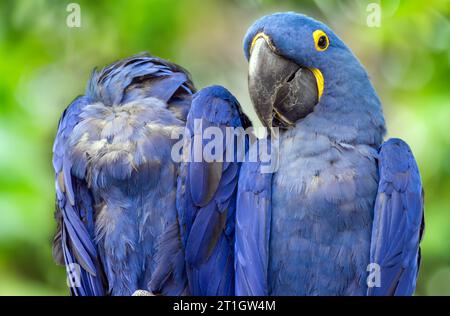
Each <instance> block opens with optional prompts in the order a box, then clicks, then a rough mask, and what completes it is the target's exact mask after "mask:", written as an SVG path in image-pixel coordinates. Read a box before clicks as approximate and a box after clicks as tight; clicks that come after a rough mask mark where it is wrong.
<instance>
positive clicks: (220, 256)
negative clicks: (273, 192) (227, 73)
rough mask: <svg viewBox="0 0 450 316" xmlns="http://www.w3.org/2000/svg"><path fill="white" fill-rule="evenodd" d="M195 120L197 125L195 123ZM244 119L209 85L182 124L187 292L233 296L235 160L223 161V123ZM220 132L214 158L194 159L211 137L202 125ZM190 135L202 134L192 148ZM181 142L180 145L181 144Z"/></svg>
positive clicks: (181, 207) (181, 196)
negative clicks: (184, 125)
mask: <svg viewBox="0 0 450 316" xmlns="http://www.w3.org/2000/svg"><path fill="white" fill-rule="evenodd" d="M198 124H201V128H200V127H198V130H196V126H199V125H198ZM244 124H245V117H244V116H243V114H242V113H241V112H240V111H239V103H238V102H237V100H236V99H235V98H234V97H233V96H232V95H231V94H230V93H229V92H228V91H227V90H225V89H224V88H222V87H219V86H212V87H208V88H204V89H202V90H200V91H199V92H197V94H195V96H194V98H193V101H192V107H191V111H190V112H189V115H188V121H187V126H186V136H187V137H186V139H187V141H189V142H190V146H185V151H186V157H190V158H191V159H190V160H189V161H186V162H184V163H182V165H181V167H180V169H181V172H180V178H179V186H178V199H177V205H178V209H179V212H180V219H181V225H182V227H181V231H182V235H183V236H184V238H183V240H184V243H185V245H186V263H187V272H188V278H189V285H190V289H191V294H192V295H233V294H234V268H233V265H234V256H233V253H234V216H235V208H236V190H237V181H238V175H239V169H240V163H239V162H238V160H237V159H236V158H237V157H235V158H234V160H233V162H227V161H226V156H227V149H230V150H232V157H233V156H234V155H235V154H236V152H235V151H234V147H231V148H228V147H227V145H228V144H230V143H229V141H230V140H229V139H227V138H226V128H227V127H242V126H243V125H244ZM211 128H216V130H219V131H221V135H220V136H221V139H216V141H219V142H221V143H222V144H224V145H223V147H222V148H220V147H217V148H216V149H215V150H217V151H218V152H215V154H216V155H217V156H216V157H219V159H217V160H214V161H208V158H207V157H200V158H201V159H200V160H198V159H196V158H195V150H196V148H199V149H200V150H201V151H202V152H204V150H205V149H206V148H208V145H209V143H211V142H213V141H214V137H219V135H217V136H214V137H213V138H212V139H205V138H207V131H208V129H211ZM196 135H198V136H200V137H202V138H203V139H201V140H200V142H199V143H198V144H199V145H198V146H196V145H195V144H196V143H195V137H197V136H196ZM185 144H186V143H185Z"/></svg>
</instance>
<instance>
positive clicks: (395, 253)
mask: <svg viewBox="0 0 450 316" xmlns="http://www.w3.org/2000/svg"><path fill="white" fill-rule="evenodd" d="M379 172H380V181H379V188H378V194H377V198H376V201H375V210H374V223H373V229H372V241H371V249H370V262H371V263H375V264H378V265H379V267H380V283H379V285H380V286H379V287H377V286H374V287H369V288H368V292H367V294H368V295H412V294H413V293H414V290H415V287H416V279H417V273H418V270H419V265H420V241H421V238H422V234H423V226H424V220H423V218H424V216H423V207H424V201H423V193H422V192H423V189H422V183H421V179H420V173H419V169H418V167H417V164H416V161H415V159H414V157H413V155H412V153H411V150H410V148H409V146H408V145H407V144H406V143H405V142H403V141H402V140H400V139H390V140H389V141H387V142H385V143H384V144H383V145H382V147H381V149H380V154H379ZM375 277H376V276H375Z"/></svg>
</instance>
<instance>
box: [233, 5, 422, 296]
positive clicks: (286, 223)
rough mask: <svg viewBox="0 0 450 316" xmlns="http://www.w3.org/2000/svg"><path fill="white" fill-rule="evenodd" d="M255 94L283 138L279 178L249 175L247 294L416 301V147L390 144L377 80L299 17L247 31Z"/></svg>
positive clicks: (243, 201)
mask: <svg viewBox="0 0 450 316" xmlns="http://www.w3.org/2000/svg"><path fill="white" fill-rule="evenodd" d="M244 50H245V54H246V57H247V59H248V60H249V90H250V95H251V99H252V103H253V105H254V108H255V110H256V112H257V114H258V116H259V118H260V120H261V121H262V123H263V124H264V125H265V126H266V127H268V128H270V129H273V127H279V128H280V129H281V132H280V135H279V138H278V141H279V146H278V147H279V155H278V156H279V169H278V170H277V171H276V172H275V173H273V174H270V173H262V172H261V171H260V168H259V167H260V164H258V163H255V162H253V163H252V162H245V163H243V164H242V167H241V173H240V178H239V189H238V197H237V211H236V212H237V215H236V245H235V248H236V253H235V264H236V285H235V286H236V294H237V295H411V294H412V293H413V292H414V289H415V285H416V279H417V274H418V269H419V264H420V249H419V243H420V240H421V236H422V231H423V196H422V184H421V179H420V174H419V170H418V167H417V164H416V162H415V160H414V157H413V155H412V153H411V150H410V148H409V147H408V145H407V144H406V143H405V142H403V141H401V140H399V139H390V140H388V141H386V142H384V143H383V136H384V135H385V122H384V118H383V113H382V108H381V104H380V101H379V99H378V96H377V94H376V92H375V90H374V88H373V87H372V84H371V82H370V80H369V77H368V75H367V73H366V71H365V69H364V68H363V66H362V65H361V64H360V63H359V61H358V59H357V58H356V57H355V56H354V55H353V53H352V52H351V50H350V49H349V48H348V47H347V46H346V45H345V44H344V43H343V42H342V40H341V39H340V38H339V37H338V36H337V35H336V34H335V33H334V32H333V31H332V30H331V29H330V28H329V27H327V26H326V25H324V24H323V23H320V22H318V21H315V20H313V19H311V18H309V17H306V16H304V15H300V14H296V13H278V14H273V15H269V16H266V17H263V18H261V19H260V20H258V21H257V22H255V23H254V24H253V25H252V26H251V27H250V29H249V31H248V32H247V35H246V37H245V40H244Z"/></svg>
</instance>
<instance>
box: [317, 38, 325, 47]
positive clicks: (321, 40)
mask: <svg viewBox="0 0 450 316" xmlns="http://www.w3.org/2000/svg"><path fill="white" fill-rule="evenodd" d="M317 46H319V47H320V48H322V49H325V48H327V38H326V37H325V35H322V36H321V37H319V41H318V42H317Z"/></svg>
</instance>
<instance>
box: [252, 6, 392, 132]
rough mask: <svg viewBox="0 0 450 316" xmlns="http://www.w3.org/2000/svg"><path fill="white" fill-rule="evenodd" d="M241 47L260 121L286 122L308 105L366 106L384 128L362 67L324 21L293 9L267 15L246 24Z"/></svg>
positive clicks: (294, 119) (307, 110)
mask: <svg viewBox="0 0 450 316" xmlns="http://www.w3.org/2000/svg"><path fill="white" fill-rule="evenodd" d="M244 51H245V56H246V58H247V59H248V61H249V78H248V79H249V92H250V97H251V99H252V103H253V105H254V107H255V110H256V112H257V114H258V116H259V118H260V120H261V121H262V123H263V124H264V125H265V126H266V127H272V126H278V127H282V128H288V127H289V126H291V125H295V124H296V123H297V122H298V121H299V120H301V119H304V118H305V117H307V116H308V115H309V114H310V113H312V112H314V111H316V112H317V111H320V110H326V112H327V114H330V113H332V112H333V111H334V112H341V113H344V112H355V111H357V112H359V111H360V110H362V111H363V112H364V111H366V110H368V111H369V112H372V114H373V115H374V116H378V117H379V118H377V119H375V120H376V121H377V120H378V121H379V122H378V123H379V125H383V128H384V120H383V119H382V111H381V106H380V102H379V99H378V97H377V95H376V93H375V91H374V89H373V87H372V85H371V83H370V80H369V78H368V76H367V73H366V71H365V70H364V68H363V66H362V65H361V64H360V62H359V61H358V59H357V58H356V57H355V56H354V55H353V53H352V52H351V50H350V49H349V48H348V47H347V46H346V45H345V44H344V43H343V42H342V40H341V39H340V38H339V37H338V36H337V35H336V34H335V33H334V32H333V31H332V30H331V29H330V28H329V27H327V26H326V25H325V24H323V23H321V22H318V21H316V20H314V19H312V18H309V17H307V16H305V15H301V14H297V13H293V12H288V13H276V14H272V15H268V16H265V17H263V18H261V19H259V20H258V21H256V22H255V23H254V24H253V25H252V26H251V27H250V29H249V30H248V32H247V34H246V36H245V39H244ZM343 119H344V118H343V117H341V118H340V120H343ZM336 121H337V120H336Z"/></svg>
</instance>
